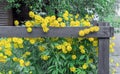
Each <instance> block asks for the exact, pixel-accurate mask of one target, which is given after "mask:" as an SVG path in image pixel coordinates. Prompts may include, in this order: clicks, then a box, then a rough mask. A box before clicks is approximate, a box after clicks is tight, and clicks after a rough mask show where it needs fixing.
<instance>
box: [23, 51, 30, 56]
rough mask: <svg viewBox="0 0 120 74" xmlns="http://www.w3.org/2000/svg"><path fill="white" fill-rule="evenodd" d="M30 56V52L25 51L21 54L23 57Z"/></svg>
mask: <svg viewBox="0 0 120 74" xmlns="http://www.w3.org/2000/svg"><path fill="white" fill-rule="evenodd" d="M30 54H31V52H29V51H27V52H25V53H24V54H23V57H27V56H29V55H30Z"/></svg>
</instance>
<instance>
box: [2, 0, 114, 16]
mask: <svg viewBox="0 0 120 74" xmlns="http://www.w3.org/2000/svg"><path fill="white" fill-rule="evenodd" d="M0 1H5V0H0ZM6 1H7V2H8V6H7V8H9V9H10V8H17V9H20V7H21V6H27V7H29V8H30V9H31V10H34V11H35V12H43V13H46V14H47V15H54V14H55V15H59V14H61V13H62V12H63V11H65V10H68V11H69V12H70V13H72V14H76V13H79V14H80V15H81V16H85V15H86V14H95V13H96V14H98V15H99V16H100V17H101V18H103V17H106V16H108V15H109V14H112V13H114V9H113V8H114V3H115V1H116V0H6ZM17 11H18V10H17ZM18 12H20V10H19V11H18Z"/></svg>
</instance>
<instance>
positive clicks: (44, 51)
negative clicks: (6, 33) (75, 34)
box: [0, 38, 98, 74]
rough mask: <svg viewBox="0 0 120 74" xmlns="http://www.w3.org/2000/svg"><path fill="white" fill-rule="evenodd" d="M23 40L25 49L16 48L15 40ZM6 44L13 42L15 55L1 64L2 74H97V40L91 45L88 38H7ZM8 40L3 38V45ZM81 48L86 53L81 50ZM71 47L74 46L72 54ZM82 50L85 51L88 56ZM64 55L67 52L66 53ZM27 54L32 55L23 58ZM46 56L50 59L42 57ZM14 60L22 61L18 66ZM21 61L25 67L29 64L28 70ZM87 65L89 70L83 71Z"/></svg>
mask: <svg viewBox="0 0 120 74" xmlns="http://www.w3.org/2000/svg"><path fill="white" fill-rule="evenodd" d="M21 39H22V41H23V44H22V45H23V47H21V44H19V45H18V46H16V44H17V43H16V41H15V40H17V41H18V40H21ZM5 40H6V41H8V40H10V43H11V47H12V49H11V48H9V49H10V50H11V51H12V55H11V56H7V62H6V63H1V62H0V72H2V73H3V74H4V72H5V74H6V73H8V72H9V71H12V73H13V74H28V73H30V72H32V74H97V69H98V67H97V64H98V55H97V53H98V51H97V50H96V48H97V46H96V45H94V41H97V39H93V40H92V41H91V40H90V39H87V38H8V39H5ZM5 40H4V38H3V40H2V42H3V41H5ZM18 43H19V41H18ZM20 43H21V42H20ZM59 45H60V46H61V47H60V49H59ZM81 45H82V46H83V47H84V49H81V48H80V46H81ZM0 46H1V45H0ZM68 46H71V47H72V50H69V49H68ZM42 47H43V48H42ZM64 49H65V50H64ZM4 50H6V49H2V51H0V54H1V53H5V51H4ZM80 50H85V53H82V52H81V51H80ZM65 51H67V52H66V53H65ZM26 52H30V55H28V56H24V55H25V53H26ZM44 55H47V57H48V56H50V57H49V58H46V57H43V56H44ZM72 55H76V59H73V58H72ZM14 57H17V58H18V59H19V60H18V62H17V61H15V60H13V58H14ZM21 59H23V60H24V63H25V62H26V61H30V64H29V66H26V65H25V64H23V66H20V63H21V61H20V60H21ZM0 60H1V59H0ZM85 63H86V64H87V68H85V69H84V68H83V64H85ZM10 64H11V65H10ZM73 66H74V67H75V68H76V69H75V70H74V72H72V71H71V70H70V68H71V67H73Z"/></svg>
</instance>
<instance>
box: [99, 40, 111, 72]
mask: <svg viewBox="0 0 120 74" xmlns="http://www.w3.org/2000/svg"><path fill="white" fill-rule="evenodd" d="M98 52H99V54H98V56H99V57H98V58H99V59H98V60H99V61H98V74H109V38H99V51H98Z"/></svg>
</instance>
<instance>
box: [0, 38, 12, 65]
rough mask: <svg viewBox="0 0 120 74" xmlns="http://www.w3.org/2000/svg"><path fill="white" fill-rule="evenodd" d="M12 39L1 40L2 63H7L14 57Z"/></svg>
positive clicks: (0, 55)
mask: <svg viewBox="0 0 120 74" xmlns="http://www.w3.org/2000/svg"><path fill="white" fill-rule="evenodd" d="M11 41H12V40H11V38H8V39H1V40H0V62H4V63H5V62H7V58H8V57H11V56H12V49H11V47H12V46H11Z"/></svg>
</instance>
